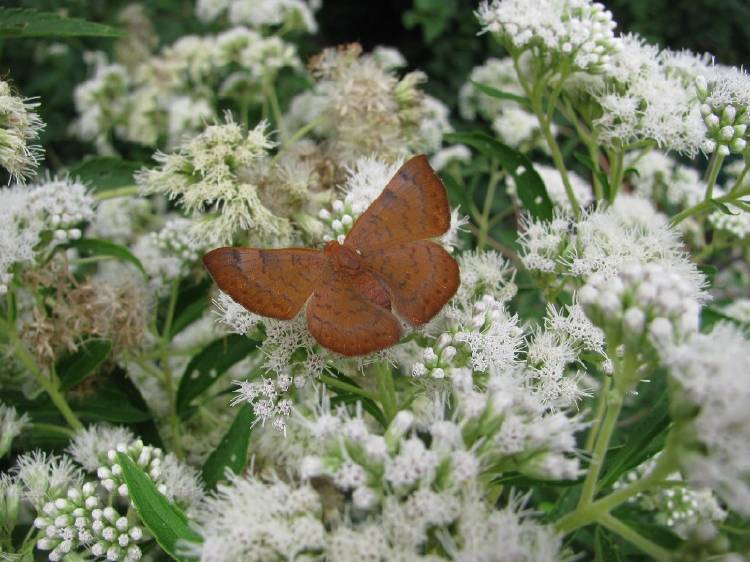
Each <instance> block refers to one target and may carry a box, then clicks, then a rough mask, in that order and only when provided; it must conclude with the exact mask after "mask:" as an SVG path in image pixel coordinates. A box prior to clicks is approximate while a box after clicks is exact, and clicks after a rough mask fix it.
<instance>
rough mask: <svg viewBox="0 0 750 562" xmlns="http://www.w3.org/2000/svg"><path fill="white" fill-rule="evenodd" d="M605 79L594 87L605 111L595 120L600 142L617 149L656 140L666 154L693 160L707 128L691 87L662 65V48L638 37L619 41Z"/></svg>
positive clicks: (628, 36) (630, 36) (594, 94)
mask: <svg viewBox="0 0 750 562" xmlns="http://www.w3.org/2000/svg"><path fill="white" fill-rule="evenodd" d="M621 42H622V45H623V48H622V49H621V50H620V51H619V52H618V53H617V54H616V55H614V56H613V60H612V64H611V66H610V70H609V71H608V72H607V78H608V79H609V80H610V81H614V84H616V86H614V87H613V86H612V85H611V84H610V83H609V82H605V83H604V84H598V85H595V86H593V87H591V88H590V89H589V90H590V93H591V94H592V96H593V97H594V99H595V100H596V101H597V102H598V103H599V105H600V106H601V108H602V115H601V117H599V118H597V119H596V120H595V121H594V125H595V129H596V133H597V135H598V138H599V139H600V140H601V141H603V142H604V143H606V144H608V145H610V146H612V147H615V148H620V147H625V146H628V145H632V144H636V143H639V142H649V141H651V142H655V143H656V144H657V145H658V146H659V148H661V149H662V150H665V151H668V150H674V151H676V152H679V153H681V154H685V155H687V156H689V157H691V158H692V157H695V155H696V154H697V153H698V150H699V149H701V147H702V145H703V143H704V139H705V134H706V127H705V125H704V123H703V119H702V118H701V113H700V110H699V108H698V103H697V102H696V99H695V94H694V92H693V89H692V88H691V87H689V86H685V85H684V83H683V81H682V80H680V79H679V78H675V77H672V75H670V74H668V72H667V70H666V69H665V68H664V67H663V66H662V65H661V64H660V59H659V57H658V50H657V49H656V48H655V47H653V46H651V45H648V44H645V42H644V41H643V39H641V38H640V37H638V36H636V35H627V36H625V37H623V38H622V40H621Z"/></svg>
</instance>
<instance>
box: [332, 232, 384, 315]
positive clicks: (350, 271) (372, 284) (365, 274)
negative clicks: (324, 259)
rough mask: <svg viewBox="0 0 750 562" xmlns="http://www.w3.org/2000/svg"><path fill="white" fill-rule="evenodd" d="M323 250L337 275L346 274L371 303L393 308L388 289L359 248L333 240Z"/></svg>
mask: <svg viewBox="0 0 750 562" xmlns="http://www.w3.org/2000/svg"><path fill="white" fill-rule="evenodd" d="M323 251H324V252H325V254H326V256H328V259H329V260H331V265H332V266H333V270H334V271H335V272H336V274H337V275H341V276H346V277H347V278H348V281H349V282H350V283H351V284H353V285H354V286H355V287H356V288H357V291H359V293H360V294H362V295H363V296H364V297H365V298H366V299H367V300H369V301H370V302H371V303H373V304H376V305H378V306H382V307H383V308H385V309H386V310H390V309H391V299H390V297H389V296H388V291H387V290H386V289H385V287H384V286H383V283H382V282H381V281H380V279H378V277H377V276H376V275H375V274H373V273H372V271H370V269H369V268H368V267H367V266H366V265H365V263H364V260H363V259H362V256H361V255H360V254H359V252H357V250H355V249H354V248H351V247H350V246H344V245H343V244H339V243H338V242H337V241H336V240H332V241H331V242H328V244H326V246H325V249H324V250H323Z"/></svg>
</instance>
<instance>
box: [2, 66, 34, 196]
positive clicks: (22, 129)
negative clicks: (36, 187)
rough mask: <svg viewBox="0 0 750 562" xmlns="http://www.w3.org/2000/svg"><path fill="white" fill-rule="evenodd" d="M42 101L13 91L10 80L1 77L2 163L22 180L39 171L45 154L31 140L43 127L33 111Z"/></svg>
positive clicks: (11, 175)
mask: <svg viewBox="0 0 750 562" xmlns="http://www.w3.org/2000/svg"><path fill="white" fill-rule="evenodd" d="M38 106H39V103H37V102H33V101H31V100H29V99H24V98H21V97H18V96H15V95H13V92H12V90H11V87H10V84H9V83H8V82H6V81H4V80H0V166H2V167H3V168H5V169H6V170H7V171H8V173H9V174H10V178H11V179H15V180H16V181H18V182H23V181H24V180H25V179H26V178H28V177H31V176H33V175H34V174H35V173H36V167H37V166H38V164H39V160H41V159H42V156H43V154H44V152H43V150H42V148H41V147H40V146H38V145H36V144H31V143H32V142H33V141H35V140H36V139H38V138H39V132H40V131H41V130H42V129H43V128H44V123H42V120H41V118H40V117H39V116H38V115H37V114H36V113H35V112H34V110H35V109H36V108H37V107H38Z"/></svg>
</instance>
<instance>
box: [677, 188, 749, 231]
mask: <svg viewBox="0 0 750 562" xmlns="http://www.w3.org/2000/svg"><path fill="white" fill-rule="evenodd" d="M746 195H750V187H746V188H745V189H737V190H735V191H730V192H729V193H727V194H726V195H722V196H721V197H716V198H715V199H711V200H705V201H701V202H700V203H698V204H697V205H695V206H693V207H690V208H688V209H684V210H682V211H680V212H679V213H677V214H676V215H675V216H673V217H672V220H671V221H670V224H671V225H672V226H676V225H678V224H680V223H681V222H682V221H684V220H685V219H687V218H689V217H692V216H693V215H697V214H699V213H702V212H704V211H708V210H710V209H713V208H714V202H717V203H731V202H732V201H736V200H738V199H740V198H741V197H745V196H746Z"/></svg>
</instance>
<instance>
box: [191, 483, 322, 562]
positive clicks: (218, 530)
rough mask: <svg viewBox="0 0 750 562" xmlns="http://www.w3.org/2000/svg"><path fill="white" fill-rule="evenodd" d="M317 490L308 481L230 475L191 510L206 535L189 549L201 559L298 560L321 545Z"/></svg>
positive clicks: (319, 549)
mask: <svg viewBox="0 0 750 562" xmlns="http://www.w3.org/2000/svg"><path fill="white" fill-rule="evenodd" d="M321 509H322V508H321V503H320V499H319V497H318V494H317V493H316V492H315V490H313V488H311V487H310V486H308V485H302V486H294V485H290V484H286V483H284V482H282V481H280V480H274V481H272V482H268V483H266V482H263V481H261V480H259V479H257V478H255V477H253V476H244V477H240V476H235V475H231V476H230V481H229V484H227V485H222V484H220V485H219V487H218V490H217V492H216V493H215V494H213V495H211V496H208V497H207V498H205V499H204V500H203V501H202V502H201V503H199V504H198V505H197V506H196V507H195V509H194V510H193V520H194V521H195V522H196V525H197V527H198V531H199V533H200V535H201V536H202V538H203V541H202V542H201V543H199V544H195V545H192V547H191V549H190V550H191V551H192V552H191V553H192V554H193V555H195V556H197V557H198V559H199V560H201V561H202V562H222V561H226V562H233V561H235V560H247V561H248V562H265V561H267V560H295V559H298V558H299V557H301V556H302V555H304V554H310V555H313V554H315V553H320V552H322V551H323V549H324V548H325V545H326V541H325V528H324V527H323V523H322V522H321V520H320V514H321Z"/></svg>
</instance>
